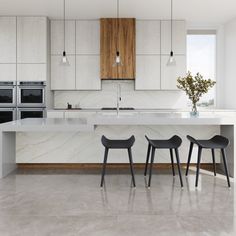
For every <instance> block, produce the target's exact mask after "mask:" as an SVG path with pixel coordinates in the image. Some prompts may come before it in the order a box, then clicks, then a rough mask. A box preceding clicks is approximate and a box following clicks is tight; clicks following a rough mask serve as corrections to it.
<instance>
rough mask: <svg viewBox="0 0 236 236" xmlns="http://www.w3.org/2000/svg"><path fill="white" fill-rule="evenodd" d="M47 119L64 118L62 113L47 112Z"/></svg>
mask: <svg viewBox="0 0 236 236" xmlns="http://www.w3.org/2000/svg"><path fill="white" fill-rule="evenodd" d="M47 118H65V112H64V111H47Z"/></svg>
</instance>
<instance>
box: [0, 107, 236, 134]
mask: <svg viewBox="0 0 236 236" xmlns="http://www.w3.org/2000/svg"><path fill="white" fill-rule="evenodd" d="M235 123H236V117H235V116H232V115H227V113H225V114H203V113H200V116H199V117H190V115H189V113H169V112H165V113H164V112H163V113H135V112H132V111H130V112H120V113H119V115H117V113H116V112H114V111H113V113H111V112H106V111H103V112H101V113H96V114H94V115H90V116H88V117H87V118H27V119H23V120H17V121H12V122H8V123H4V124H1V125H0V130H1V131H6V132H8V131H9V132H10V131H17V132H20V131H22V132H23V131H25V132H27V131H32V132H35V131H39V132H42V131H47V132H50V131H52V132H54V131H57V132H59V131H61V132H75V131H76V132H77V131H84V132H86V131H93V130H94V129H95V127H96V126H97V125H232V124H235Z"/></svg>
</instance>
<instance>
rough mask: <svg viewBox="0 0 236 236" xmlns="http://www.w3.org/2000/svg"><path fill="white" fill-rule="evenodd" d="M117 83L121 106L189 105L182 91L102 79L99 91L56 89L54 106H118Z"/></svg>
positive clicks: (161, 107) (178, 106) (172, 106)
mask: <svg viewBox="0 0 236 236" xmlns="http://www.w3.org/2000/svg"><path fill="white" fill-rule="evenodd" d="M117 84H120V86H121V97H122V100H121V107H134V108H139V109H142V108H150V109H153V108H154V109H164V108H167V109H180V108H186V107H187V98H186V95H185V94H184V93H183V92H181V91H136V90H135V89H134V86H135V84H134V81H102V89H101V90H99V91H55V92H54V108H66V107H67V102H69V103H70V104H72V106H73V107H77V108H78V107H80V108H101V107H116V101H117Z"/></svg>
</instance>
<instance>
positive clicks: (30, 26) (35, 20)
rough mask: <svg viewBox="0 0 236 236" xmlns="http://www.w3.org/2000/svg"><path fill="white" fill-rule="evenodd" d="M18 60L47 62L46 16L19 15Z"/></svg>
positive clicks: (22, 61) (19, 61) (23, 61)
mask: <svg viewBox="0 0 236 236" xmlns="http://www.w3.org/2000/svg"><path fill="white" fill-rule="evenodd" d="M17 62H18V63H46V62H47V18H46V17H17Z"/></svg>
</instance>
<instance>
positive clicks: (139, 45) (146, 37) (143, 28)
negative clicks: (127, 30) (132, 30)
mask: <svg viewBox="0 0 236 236" xmlns="http://www.w3.org/2000/svg"><path fill="white" fill-rule="evenodd" d="M136 53H137V54H160V53H161V22H160V21H158V20H137V21H136Z"/></svg>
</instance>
